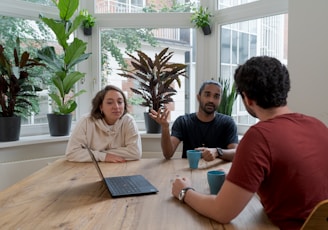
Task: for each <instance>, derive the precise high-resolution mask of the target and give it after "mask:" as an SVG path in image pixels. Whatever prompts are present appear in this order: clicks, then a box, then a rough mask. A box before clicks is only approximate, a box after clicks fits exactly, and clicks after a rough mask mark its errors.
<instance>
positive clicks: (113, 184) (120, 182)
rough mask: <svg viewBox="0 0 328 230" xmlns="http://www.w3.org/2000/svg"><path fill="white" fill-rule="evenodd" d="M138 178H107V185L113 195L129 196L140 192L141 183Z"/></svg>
mask: <svg viewBox="0 0 328 230" xmlns="http://www.w3.org/2000/svg"><path fill="white" fill-rule="evenodd" d="M138 178H139V177H138V176H133V177H130V176H120V177H110V178H108V182H109V183H108V184H109V185H110V188H111V190H112V192H113V193H114V194H130V193H136V192H140V188H139V187H140V186H142V185H141V184H142V182H141V184H140V181H139V180H138Z"/></svg>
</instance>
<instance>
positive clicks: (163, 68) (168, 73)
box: [119, 48, 187, 111]
mask: <svg viewBox="0 0 328 230" xmlns="http://www.w3.org/2000/svg"><path fill="white" fill-rule="evenodd" d="M136 52H137V55H138V56H133V55H132V54H129V53H127V55H128V56H129V57H130V58H131V59H132V60H131V65H132V68H124V69H121V70H122V71H123V72H122V73H119V75H120V76H122V77H126V78H132V79H135V80H137V81H138V83H139V87H138V88H130V89H131V90H132V92H133V93H135V94H137V95H140V96H141V97H142V99H143V101H142V102H141V104H140V105H142V106H145V107H149V108H152V109H154V110H156V111H158V109H159V108H161V107H163V105H164V104H167V103H169V102H173V99H172V96H174V95H175V94H176V93H177V91H176V90H175V89H174V87H173V86H172V83H173V82H174V81H176V82H177V83H178V86H179V87H180V86H181V81H180V78H179V77H180V76H184V77H186V67H187V66H186V65H185V64H181V63H170V62H169V61H170V59H171V58H172V56H173V52H168V48H164V49H163V50H162V51H161V52H160V53H159V54H155V57H154V60H152V59H151V58H150V57H149V56H148V55H147V54H145V53H143V52H142V51H140V50H137V51H136Z"/></svg>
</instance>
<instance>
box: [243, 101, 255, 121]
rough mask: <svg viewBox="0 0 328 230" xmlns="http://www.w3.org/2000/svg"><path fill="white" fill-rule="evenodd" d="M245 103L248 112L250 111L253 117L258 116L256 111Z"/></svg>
mask: <svg viewBox="0 0 328 230" xmlns="http://www.w3.org/2000/svg"><path fill="white" fill-rule="evenodd" d="M244 105H245V108H246V110H247V112H248V113H249V114H250V115H251V116H252V117H255V118H257V116H256V114H255V112H254V111H253V110H252V109H251V108H250V107H249V106H247V105H246V104H245V103H244Z"/></svg>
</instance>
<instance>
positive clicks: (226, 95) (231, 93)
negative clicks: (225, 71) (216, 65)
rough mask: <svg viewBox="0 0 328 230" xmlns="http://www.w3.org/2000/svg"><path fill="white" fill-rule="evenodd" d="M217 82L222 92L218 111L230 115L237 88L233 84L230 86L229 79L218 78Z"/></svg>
mask: <svg viewBox="0 0 328 230" xmlns="http://www.w3.org/2000/svg"><path fill="white" fill-rule="evenodd" d="M219 82H220V84H221V85H222V94H221V102H220V106H219V107H218V110H217V111H218V112H219V113H223V114H226V115H229V116H231V113H232V107H233V104H234V102H235V100H236V98H237V95H238V94H237V90H236V86H235V84H234V83H233V85H232V86H231V87H230V81H229V79H225V80H223V79H222V78H219Z"/></svg>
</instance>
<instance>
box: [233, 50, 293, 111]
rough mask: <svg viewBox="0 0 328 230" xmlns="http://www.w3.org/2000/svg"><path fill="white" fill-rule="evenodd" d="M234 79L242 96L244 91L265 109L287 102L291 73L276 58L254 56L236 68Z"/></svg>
mask: <svg viewBox="0 0 328 230" xmlns="http://www.w3.org/2000/svg"><path fill="white" fill-rule="evenodd" d="M234 79H235V83H236V87H237V91H238V93H240V94H241V96H242V97H243V95H242V93H245V94H246V95H247V97H248V98H249V99H252V100H255V101H256V103H257V105H258V106H260V107H262V108H264V109H268V108H272V107H279V106H284V105H286V104H287V96H288V92H289V90H290V79H289V73H288V70H287V68H286V66H285V65H283V64H282V63H281V62H280V61H279V60H278V59H276V58H273V57H268V56H259V57H252V58H250V59H249V60H248V61H246V62H245V64H243V65H240V66H239V67H238V68H237V69H236V71H235V75H234Z"/></svg>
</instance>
